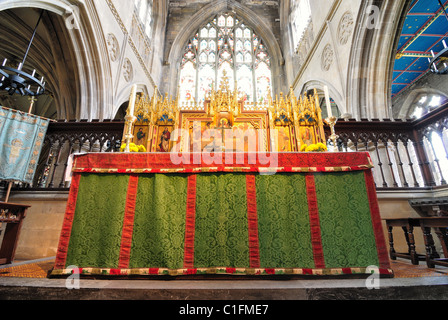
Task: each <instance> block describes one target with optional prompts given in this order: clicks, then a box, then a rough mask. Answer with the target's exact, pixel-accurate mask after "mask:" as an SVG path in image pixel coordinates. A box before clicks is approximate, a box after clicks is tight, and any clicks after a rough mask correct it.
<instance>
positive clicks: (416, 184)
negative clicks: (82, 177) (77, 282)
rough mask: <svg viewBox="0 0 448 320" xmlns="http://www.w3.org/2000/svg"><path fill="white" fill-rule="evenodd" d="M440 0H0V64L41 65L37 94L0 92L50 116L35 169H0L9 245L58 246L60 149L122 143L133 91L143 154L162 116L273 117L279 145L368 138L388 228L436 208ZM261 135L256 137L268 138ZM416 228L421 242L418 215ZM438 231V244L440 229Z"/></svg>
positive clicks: (183, 119) (443, 206)
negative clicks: (13, 179)
mask: <svg viewBox="0 0 448 320" xmlns="http://www.w3.org/2000/svg"><path fill="white" fill-rule="evenodd" d="M447 9H448V1H445V0H442V1H436V0H368V1H362V0H315V1H310V0H272V1H264V0H188V1H187V0H131V1H122V0H85V1H74V0H73V1H72V0H31V1H29V0H26V1H25V0H14V1H0V63H2V62H3V67H8V66H9V67H10V68H16V67H17V66H19V64H20V63H21V61H22V59H23V57H24V54H25V53H26V54H27V56H26V58H27V59H26V61H25V60H23V61H24V62H25V63H24V64H22V65H21V67H20V69H21V70H23V71H24V72H27V73H29V74H31V73H33V75H34V74H37V75H36V78H38V79H41V78H43V79H45V90H44V92H43V93H40V94H39V95H37V96H36V97H33V98H30V96H27V95H21V94H17V93H16V94H11V92H8V91H6V90H3V89H4V88H3V87H2V90H1V91H0V106H2V107H5V108H9V109H14V110H19V111H22V112H27V111H28V110H29V109H30V106H31V109H30V110H31V112H30V113H32V114H34V115H36V116H39V117H43V118H47V119H50V124H49V127H48V132H47V135H46V138H45V141H44V144H43V147H42V153H41V155H40V159H39V161H38V163H37V168H36V175H35V176H34V180H33V182H32V183H14V184H13V185H12V187H11V188H10V189H9V190H8V188H9V187H8V182H7V181H3V182H0V198H4V197H5V196H6V195H7V193H8V197H10V202H13V203H17V204H24V205H29V206H30V208H29V210H28V214H27V217H26V219H24V223H23V226H22V230H21V233H20V239H19V240H18V244H17V250H16V252H15V259H16V260H18V261H30V260H39V259H47V258H52V257H54V256H56V253H57V251H58V244H59V237H60V233H61V226H62V225H63V223H64V214H65V211H66V205H67V199H68V197H69V190H70V184H71V177H70V168H71V161H72V159H73V158H72V155H73V154H87V153H117V152H120V149H121V148H122V144H123V143H124V142H125V140H126V135H125V134H124V132H127V130H128V129H129V125H128V119H129V118H128V116H129V106H130V105H131V104H132V105H133V106H134V105H135V108H136V113H135V115H136V116H137V122H136V123H135V129H136V130H135V131H134V135H135V137H134V136H133V138H134V139H135V140H134V142H139V141H142V139H143V140H144V143H140V144H141V145H143V146H144V149H145V151H147V152H153V153H159V152H165V151H168V150H169V149H171V148H172V147H173V144H170V142H169V140H170V133H171V136H172V135H173V132H172V130H173V128H177V127H181V128H183V129H186V130H187V132H188V131H190V132H191V131H193V132H194V130H195V127H194V124H193V123H194V121H195V120H197V119H200V121H202V122H200V124H199V126H202V127H203V128H202V130H204V128H206V127H207V126H208V127H209V126H213V127H215V128H217V129H223V128H224V126H226V125H230V126H233V127H234V128H236V127H240V128H247V127H251V128H255V129H257V130H260V129H267V128H277V129H278V130H279V134H278V135H279V136H278V137H279V139H278V142H277V144H278V147H279V149H278V150H279V151H281V152H286V153H288V152H300V151H304V150H305V148H304V147H303V145H305V144H307V145H309V144H313V143H314V144H316V143H321V144H322V145H324V146H325V148H326V150H328V151H329V152H340V153H341V154H346V153H356V152H368V153H369V154H370V157H371V159H372V162H373V166H374V168H373V177H374V182H375V187H376V192H377V196H378V204H379V209H380V213H381V219H383V228H384V237H385V239H388V226H387V225H386V222H385V220H386V219H400V218H408V217H413V218H419V217H446V216H447V215H448V183H447V181H448V180H447V179H448V122H447V119H448V108H447V103H448V82H444V80H445V77H447V74H448V66H447V64H446V61H447V60H446V59H447V57H448V53H447V52H448V49H447V48H448V46H447V42H446V41H448V40H446V39H447V34H448V15H447ZM33 32H34V33H33ZM30 39H32V42H31V43H30ZM29 44H32V45H30V46H28V45H29ZM27 47H28V50H27ZM2 81H3V80H2ZM132 93H134V94H135V96H136V97H137V98H136V99H137V101H136V102H135V99H134V101H132V100H133V95H132ZM226 99H227V100H226ZM226 101H227V102H226ZM224 105H225V107H223V106H224ZM305 109H306V110H308V112H309V113H306V114H304V113H303V112H304V110H305ZM223 114H224V116H223ZM310 119H314V121H315V123H311V124H309V123H308V122H309V121H311V120H310ZM328 119H334V120H333V121H332V122H331V123H330V121H328ZM304 122H306V126H305V127H304V125H303V123H304ZM309 128H311V132H309V131H306V130H308V129H309ZM305 129H306V130H305ZM145 130H146V131H145ZM138 131H140V133H138ZM145 137H146V138H145ZM262 140H263V139H261V138H260V142H259V143H258V144H257V146H256V148H258V149H257V151H259V150H263V148H264V149H266V148H269V146H268V145H269V144H270V141H268V140H269V139H268V138H266V140H263V141H267V142H266V144H267V145H266V146H264V145H263V144H262ZM307 141H309V142H307ZM209 142H210V141H208V142H206V143H203V144H202V146H198V148H200V149H198V150H200V151H203V150H207V149H206V148H207V145H210V144H209ZM137 144H138V143H137ZM302 147H303V148H302ZM181 148H183V150H182V151H187V150H186V149H188V148H191V149H188V151H194V150H196V149H195V148H196V146H195V145H194V143H192V144H190V145H188V144H185V145H182V147H181ZM204 148H205V149H204ZM121 151H122V150H121ZM245 151H247V148H246V150H245ZM1 225H2V229H1V230H2V231H5V230H6V229H5V228H6V223H3V224H1ZM4 234H5V232H1V233H0V243H1V240H2V237H3V236H4ZM394 235H395V249H396V250H397V251H406V250H408V244H409V243H408V244H407V243H406V239H405V238H404V237H402V232H401V230H398V231H397V230H396V231H394ZM415 238H416V243H415V250H416V251H418V252H421V253H422V254H423V253H424V252H425V250H426V248H425V243H424V241H423V234H422V231H421V230H420V229H419V228H416V230H415ZM417 239H418V241H417ZM408 240H409V239H408ZM434 240H435V248H436V250H437V251H438V253H439V254H440V256H445V257H446V254H447V247H446V244H447V236H446V227H445V232H444V234H442V235H440V234H439V233H438V234H437V236H436V235H434ZM387 245H389V243H387ZM421 264H424V262H421ZM440 268H441V270H442V272H445V274H446V271H445V270H446V269H444V267H440ZM445 268H446V267H445ZM0 271H1V269H0ZM0 282H1V280H0ZM445 297H446V296H445Z"/></svg>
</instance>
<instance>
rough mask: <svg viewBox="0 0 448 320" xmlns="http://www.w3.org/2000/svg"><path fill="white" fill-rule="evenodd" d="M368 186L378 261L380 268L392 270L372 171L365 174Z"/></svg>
mask: <svg viewBox="0 0 448 320" xmlns="http://www.w3.org/2000/svg"><path fill="white" fill-rule="evenodd" d="M364 175H365V179H366V186H367V194H368V197H369V205H370V213H371V215H372V224H373V230H374V232H375V240H376V248H377V251H378V259H379V262H380V266H379V267H380V268H384V269H390V260H389V254H388V251H387V249H386V238H385V236H384V233H383V225H382V222H381V214H380V208H379V204H378V196H377V194H376V187H375V180H374V178H373V174H372V171H371V170H368V171H365V173H364Z"/></svg>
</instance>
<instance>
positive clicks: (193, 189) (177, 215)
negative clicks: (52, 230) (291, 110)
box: [51, 153, 393, 278]
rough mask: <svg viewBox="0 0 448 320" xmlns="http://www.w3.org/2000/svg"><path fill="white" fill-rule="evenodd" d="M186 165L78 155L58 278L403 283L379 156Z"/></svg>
mask: <svg viewBox="0 0 448 320" xmlns="http://www.w3.org/2000/svg"><path fill="white" fill-rule="evenodd" d="M199 156H200V155H199ZM220 157H221V160H222V161H221V162H220V161H219V159H220ZM177 159H178V160H179V159H181V161H176V162H173V154H172V153H116V154H104V153H103V154H100V153H93V154H86V155H79V156H76V157H75V159H74V167H73V178H72V186H71V190H70V195H69V200H68V204H67V211H66V215H65V219H64V223H63V229H62V232H61V237H60V243H59V248H58V252H57V257H56V262H55V266H54V269H53V271H52V272H51V276H68V275H71V274H72V273H73V272H79V273H80V274H81V275H83V276H94V277H95V276H106V277H112V278H113V277H136V276H137V277H158V276H168V277H187V276H191V275H195V276H198V275H200V276H210V275H213V276H220V275H227V276H242V275H244V276H265V277H267V278H269V277H270V276H274V275H275V276H340V275H365V274H366V273H367V271H368V270H371V268H372V267H374V268H377V270H378V272H380V273H381V274H382V275H384V276H393V272H392V270H391V268H390V262H389V257H388V252H387V249H386V244H385V238H384V233H383V228H382V223H381V218H380V213H379V208H378V200H377V195H376V189H375V184H374V181H373V176H372V171H371V170H372V162H371V159H370V156H369V154H368V153H254V154H250V153H242V154H238V153H234V154H232V157H231V158H230V157H229V155H228V154H226V153H221V154H217V156H215V158H214V160H215V162H214V163H213V164H212V165H210V163H209V162H207V161H204V159H201V158H200V157H198V155H197V154H194V153H186V154H185V153H184V154H182V157H180V158H177ZM266 159H271V161H266ZM199 160H200V162H199Z"/></svg>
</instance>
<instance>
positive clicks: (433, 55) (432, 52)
mask: <svg viewBox="0 0 448 320" xmlns="http://www.w3.org/2000/svg"><path fill="white" fill-rule="evenodd" d="M431 54H432V57H433V58H435V54H434V51H432V50H431Z"/></svg>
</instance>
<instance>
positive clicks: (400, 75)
mask: <svg viewBox="0 0 448 320" xmlns="http://www.w3.org/2000/svg"><path fill="white" fill-rule="evenodd" d="M442 3H443V5H444V7H445V8H447V9H448V1H446V0H442ZM447 36H448V20H447V17H446V16H445V12H444V11H443V8H442V7H441V5H440V3H439V1H438V0H413V1H412V3H411V5H410V10H409V12H408V14H407V17H406V21H405V23H404V26H403V30H402V33H401V36H400V40H399V44H398V48H397V49H398V50H397V58H396V61H395V66H394V73H393V82H392V97H395V96H397V95H399V94H400V93H402V92H404V91H406V89H407V88H408V87H409V86H410V85H412V84H413V83H415V82H416V81H418V80H419V79H420V78H422V77H423V76H425V75H426V74H427V72H428V70H429V61H428V58H429V59H432V53H431V51H433V52H434V53H435V54H437V53H438V52H440V51H441V50H443V48H444V45H443V42H442V41H443V40H445V39H446V37H447ZM446 42H447V44H448V40H446Z"/></svg>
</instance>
